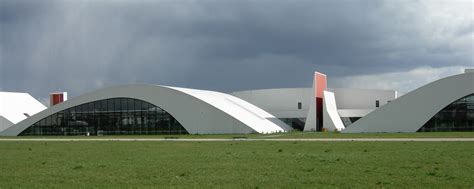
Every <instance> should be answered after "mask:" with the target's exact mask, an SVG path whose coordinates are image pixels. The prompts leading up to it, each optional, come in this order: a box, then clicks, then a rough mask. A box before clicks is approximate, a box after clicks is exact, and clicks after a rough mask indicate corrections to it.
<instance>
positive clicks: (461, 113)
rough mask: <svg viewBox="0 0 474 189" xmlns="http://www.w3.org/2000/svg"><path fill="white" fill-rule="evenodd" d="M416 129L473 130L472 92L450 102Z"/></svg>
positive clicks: (429, 130) (473, 103)
mask: <svg viewBox="0 0 474 189" xmlns="http://www.w3.org/2000/svg"><path fill="white" fill-rule="evenodd" d="M418 131H419V132H431V131H474V94H470V95H468V96H466V97H463V98H461V99H459V100H457V101H455V102H453V103H451V104H450V105H448V106H447V107H445V108H444V109H442V110H441V111H440V112H438V113H437V114H436V115H435V116H433V117H432V118H431V119H430V120H429V121H428V122H426V123H425V125H423V127H421V128H420V129H419V130H418Z"/></svg>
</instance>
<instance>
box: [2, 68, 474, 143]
mask: <svg viewBox="0 0 474 189" xmlns="http://www.w3.org/2000/svg"><path fill="white" fill-rule="evenodd" d="M313 79H314V82H313V87H312V88H281V89H261V90H250V91H238V92H233V93H232V95H229V94H224V93H220V92H214V91H206V90H197V89H187V88H178V87H169V86H159V85H125V86H116V87H110V88H105V89H101V90H97V91H94V92H91V93H88V94H84V95H81V96H79V97H75V98H73V99H70V100H67V101H64V102H62V103H58V104H55V105H53V106H51V107H49V108H47V109H45V107H44V106H43V107H42V109H41V107H35V108H33V107H30V106H24V105H22V103H23V102H22V101H24V102H26V100H25V99H23V100H21V99H20V100H18V99H19V96H8V95H5V94H8V93H0V94H3V96H1V97H2V99H1V100H2V101H0V102H8V103H7V104H5V103H2V104H1V107H2V108H3V110H2V109H0V110H2V111H1V112H0V116H2V117H0V118H1V119H3V118H6V120H8V122H7V121H3V120H2V125H1V126H0V135H3V136H17V135H116V134H225V133H275V132H287V131H291V130H302V131H314V132H318V131H341V132H343V133H360V132H417V131H420V132H423V131H474V72H472V71H469V70H466V72H465V73H463V74H459V75H454V76H450V77H447V78H443V79H440V80H437V81H434V82H432V83H430V84H427V85H425V86H423V87H420V88H418V89H416V90H414V91H412V92H409V93H407V94H405V95H403V96H401V97H398V94H397V92H396V91H394V90H371V89H347V88H327V76H326V75H324V74H322V73H319V72H315V74H314V78H313ZM24 95H27V94H24ZM28 96H29V95H28ZM14 98H16V100H10V99H14ZM25 98H26V97H25ZM28 98H29V100H30V101H32V100H31V99H33V98H32V97H31V96H29V97H28ZM52 99H54V98H52ZM33 100H34V99H33ZM34 101H36V100H34ZM32 103H33V102H32ZM34 103H39V102H37V101H36V102H34ZM34 103H33V104H34ZM27 104H28V105H30V104H31V103H27ZM39 104H40V103H39ZM30 108H31V109H32V110H31V111H30ZM10 109H12V110H14V111H10ZM16 109H21V110H18V111H16ZM33 110H34V111H33ZM41 110H43V111H41ZM5 112H15V115H20V114H23V117H21V116H19V119H15V120H14V121H11V120H13V118H11V117H14V116H11V115H9V114H8V115H7V114H6V113H5ZM24 113H26V114H24ZM4 122H5V123H6V124H4Z"/></svg>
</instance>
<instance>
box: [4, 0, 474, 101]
mask: <svg viewBox="0 0 474 189" xmlns="http://www.w3.org/2000/svg"><path fill="white" fill-rule="evenodd" d="M473 9H474V5H473V1H456V0H446V1H435V0H430V1H416V0H408V1H402V0H396V1H394V0H390V1H380V0H374V1H356V0H347V1H344V0H328V1H323V0H311V1H309V0H290V1H289V0H281V1H280V0H249V1H246V0H228V1H226V0H197V1H186V0H169V1H165V0H162V1H151V0H147V1H125V0H122V1H100V0H99V1H96V0H95V1H48V0H42V1H36V0H31V1H25V0H0V90H3V91H20V92H28V93H30V94H32V95H33V96H34V97H36V98H40V99H41V98H47V96H48V93H49V92H51V91H67V92H69V94H70V96H77V95H80V94H83V93H85V92H89V91H92V90H95V89H99V88H103V87H106V86H111V85H118V84H125V83H151V84H161V85H171V86H180V87H190V88H198V89H210V90H217V91H222V92H231V91H237V90H247V89H259V88H276V87H310V86H311V80H312V78H311V77H312V73H313V72H314V71H320V72H323V73H326V74H327V75H328V80H329V85H330V87H355V88H375V89H395V90H399V91H401V92H407V91H410V90H412V89H415V88H417V87H419V86H421V85H424V84H426V83H428V82H431V81H433V80H436V79H439V78H442V77H445V76H449V75H454V74H458V73H461V72H462V71H463V69H464V68H467V67H474V11H473Z"/></svg>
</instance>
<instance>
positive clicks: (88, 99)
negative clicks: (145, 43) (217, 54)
mask: <svg viewBox="0 0 474 189" xmlns="http://www.w3.org/2000/svg"><path fill="white" fill-rule="evenodd" d="M289 130H291V128H290V127H288V126H287V125H286V124H284V123H283V122H282V121H280V120H279V119H278V118H276V117H274V116H273V115H271V114H269V113H267V112H265V111H264V110H262V109H260V108H258V107H256V106H254V105H252V104H250V103H248V102H246V101H243V100H241V99H239V98H236V97H234V96H231V95H228V94H224V93H219V92H214V91H205V90H196V89H186V88H178V87H168V86H158V85H125V86H117V87H110V88H105V89H101V90H97V91H94V92H91V93H88V94H85V95H82V96H79V97H76V98H73V99H70V100H67V101H64V102H62V103H59V104H57V105H54V106H51V107H50V108H48V109H46V110H44V111H42V112H39V113H37V114H35V115H32V116H31V117H29V118H28V119H24V120H23V121H20V122H18V123H16V124H15V125H13V126H10V127H8V128H5V129H3V130H0V135H7V136H17V135H88V134H90V135H114V134H188V133H189V134H216V133H220V134H222V133H275V132H286V131H289Z"/></svg>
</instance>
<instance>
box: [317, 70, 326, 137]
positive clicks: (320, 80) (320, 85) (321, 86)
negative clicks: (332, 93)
mask: <svg viewBox="0 0 474 189" xmlns="http://www.w3.org/2000/svg"><path fill="white" fill-rule="evenodd" d="M326 89H327V79H326V75H325V74H322V73H319V72H314V98H316V131H322V130H323V94H324V91H325V90H326Z"/></svg>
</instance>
